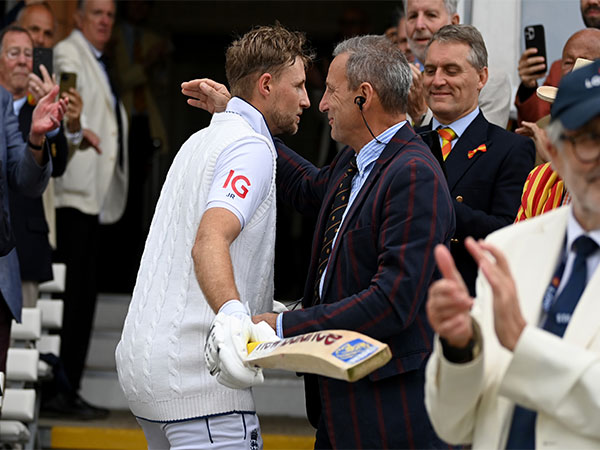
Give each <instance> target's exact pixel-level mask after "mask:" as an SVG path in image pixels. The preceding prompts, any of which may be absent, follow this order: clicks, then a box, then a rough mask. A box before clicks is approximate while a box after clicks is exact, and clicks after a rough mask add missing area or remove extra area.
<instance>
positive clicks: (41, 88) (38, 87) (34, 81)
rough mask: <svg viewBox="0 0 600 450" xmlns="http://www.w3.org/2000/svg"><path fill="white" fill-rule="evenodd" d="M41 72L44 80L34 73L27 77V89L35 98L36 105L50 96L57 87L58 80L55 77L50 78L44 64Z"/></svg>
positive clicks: (41, 66)
mask: <svg viewBox="0 0 600 450" xmlns="http://www.w3.org/2000/svg"><path fill="white" fill-rule="evenodd" d="M40 72H41V74H42V78H40V77H38V76H37V75H36V74H35V73H33V72H31V73H30V74H29V75H28V76H27V89H28V90H29V92H30V93H31V95H33V97H34V98H35V101H36V103H37V102H39V101H40V98H42V97H43V96H44V95H46V94H48V92H50V90H51V89H52V88H53V87H54V86H56V78H55V77H54V75H52V76H50V74H49V73H48V70H47V69H46V66H44V65H43V64H40Z"/></svg>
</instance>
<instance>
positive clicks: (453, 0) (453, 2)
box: [404, 0, 458, 16]
mask: <svg viewBox="0 0 600 450" xmlns="http://www.w3.org/2000/svg"><path fill="white" fill-rule="evenodd" d="M444 8H446V12H447V13H448V15H450V16H452V15H453V14H456V13H457V12H458V0H444ZM407 12H408V0H404V14H406V13H407Z"/></svg>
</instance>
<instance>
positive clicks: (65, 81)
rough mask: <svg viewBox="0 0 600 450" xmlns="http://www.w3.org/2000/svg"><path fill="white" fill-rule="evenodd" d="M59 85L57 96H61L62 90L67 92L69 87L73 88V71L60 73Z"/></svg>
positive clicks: (74, 78) (74, 81)
mask: <svg viewBox="0 0 600 450" xmlns="http://www.w3.org/2000/svg"><path fill="white" fill-rule="evenodd" d="M59 86H60V91H59V96H60V97H62V94H63V92H69V89H70V88H74V87H76V86H77V74H76V73H74V72H63V73H61V74H60V82H59Z"/></svg>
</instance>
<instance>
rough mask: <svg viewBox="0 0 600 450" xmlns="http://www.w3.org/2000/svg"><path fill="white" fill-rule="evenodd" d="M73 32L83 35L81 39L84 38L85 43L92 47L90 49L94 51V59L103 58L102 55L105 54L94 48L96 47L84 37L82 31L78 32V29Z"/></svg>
mask: <svg viewBox="0 0 600 450" xmlns="http://www.w3.org/2000/svg"><path fill="white" fill-rule="evenodd" d="M73 31H75V32H77V33H79V34H80V35H81V37H82V38H83V40H84V41H85V42H87V44H88V45H89V46H90V49H91V50H92V53H93V54H94V57H95V58H96V59H98V58H100V57H101V56H102V54H103V53H104V52H101V51H100V50H98V49H97V48H96V47H94V46H93V45H92V43H91V42H90V41H88V40H87V38H86V37H85V36H84V34H83V33H82V32H81V30H77V29H75V30H73Z"/></svg>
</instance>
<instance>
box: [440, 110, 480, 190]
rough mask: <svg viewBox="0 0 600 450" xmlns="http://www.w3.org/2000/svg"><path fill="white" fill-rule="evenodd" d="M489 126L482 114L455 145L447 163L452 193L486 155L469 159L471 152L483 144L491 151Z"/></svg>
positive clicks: (476, 155) (478, 154) (477, 154)
mask: <svg viewBox="0 0 600 450" xmlns="http://www.w3.org/2000/svg"><path fill="white" fill-rule="evenodd" d="M488 126H489V122H488V121H487V120H486V119H485V117H483V114H482V113H481V112H480V113H479V114H478V115H477V117H475V119H474V120H473V122H471V124H470V125H469V126H468V127H467V129H466V130H465V132H464V133H463V134H462V136H460V137H459V138H458V141H457V142H456V144H454V147H453V148H452V151H451V152H450V154H449V155H448V157H447V158H446V161H445V162H446V171H447V176H448V187H449V188H450V191H452V189H454V187H455V186H456V184H457V183H458V182H459V181H460V179H461V178H462V177H463V176H464V175H465V173H466V172H467V171H468V170H469V169H470V168H471V166H472V165H473V164H474V163H475V162H476V161H477V160H478V159H479V158H482V157H485V153H483V152H477V153H475V154H474V155H473V156H472V157H471V158H469V157H468V153H469V151H471V150H474V149H476V148H477V147H479V146H480V145H481V144H485V145H486V147H487V148H488V151H489V148H490V147H491V143H490V142H488V141H487V134H488Z"/></svg>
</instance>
